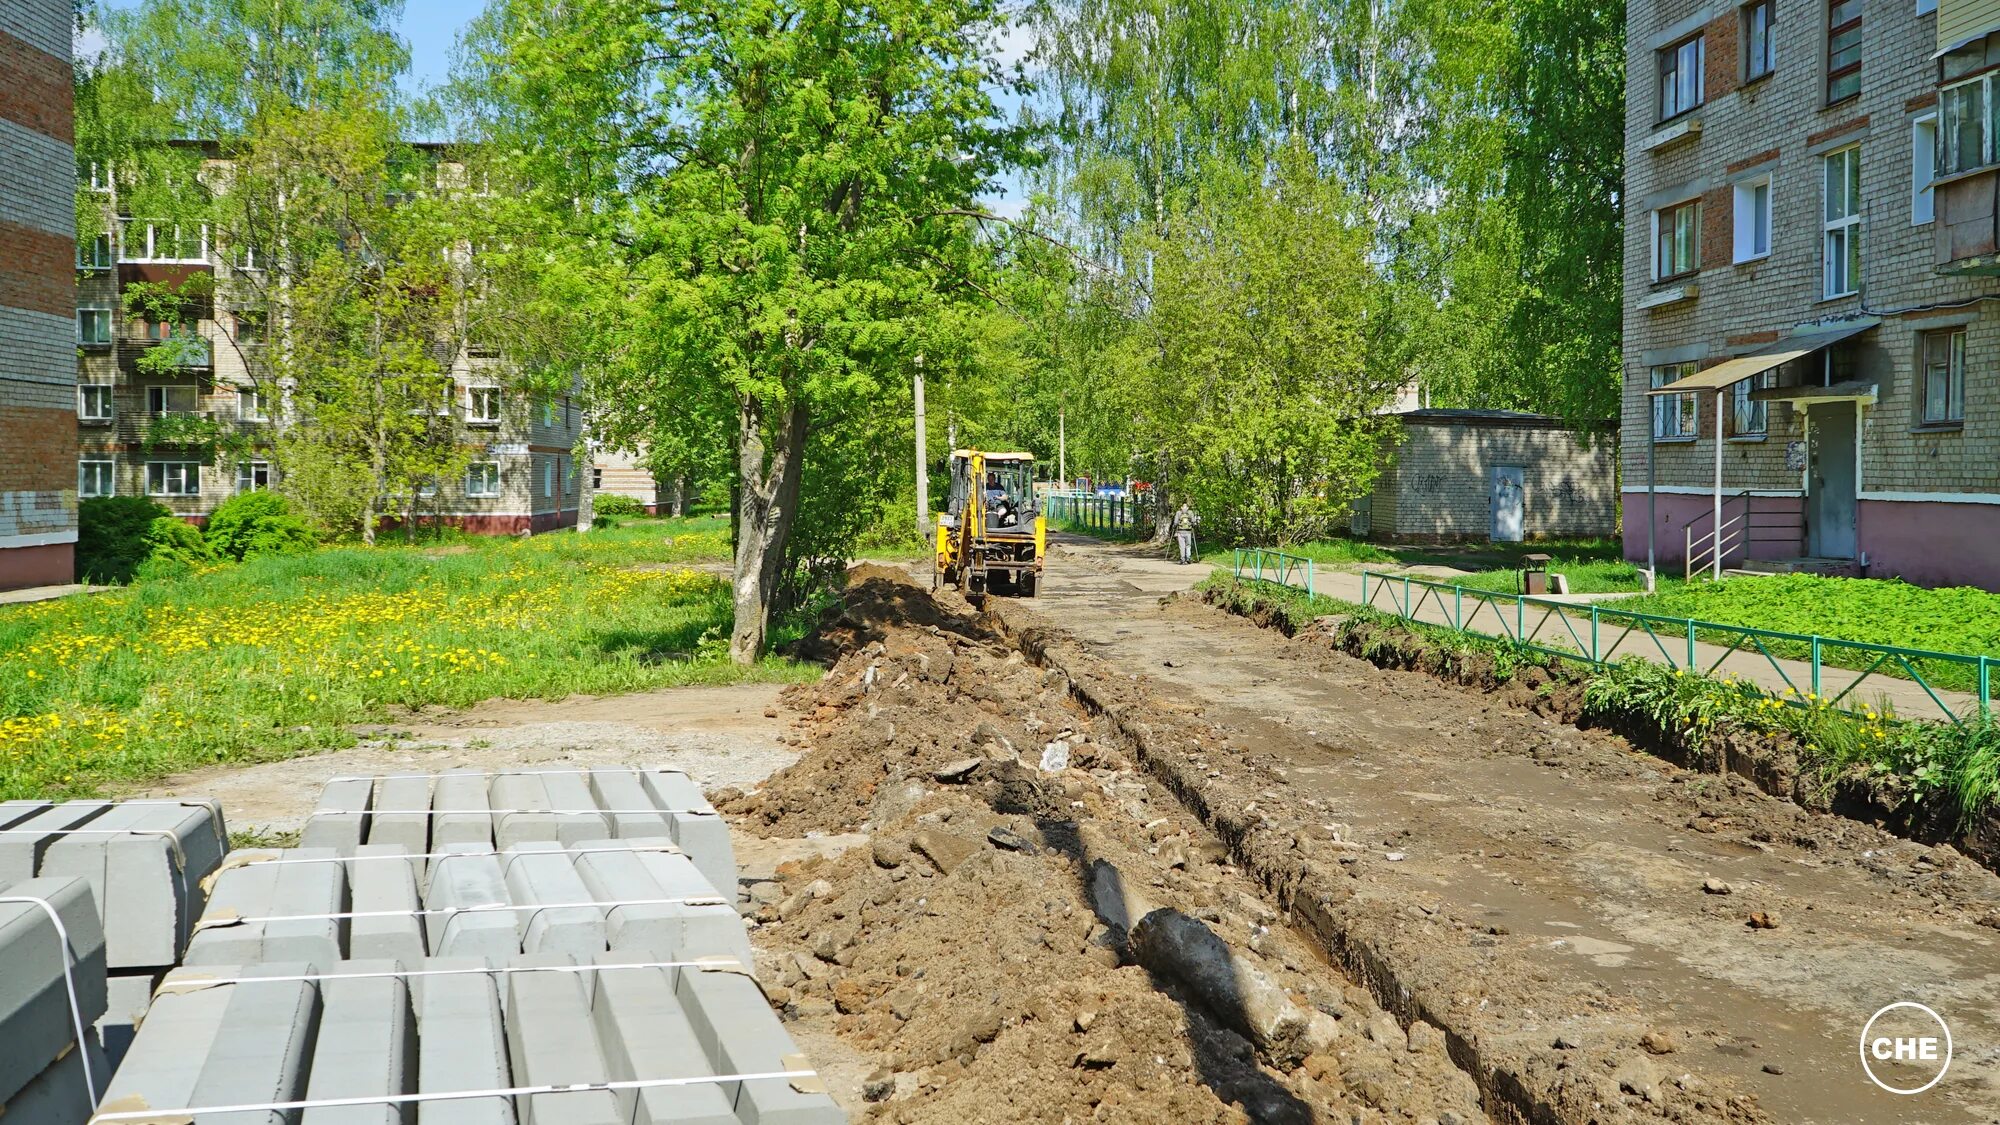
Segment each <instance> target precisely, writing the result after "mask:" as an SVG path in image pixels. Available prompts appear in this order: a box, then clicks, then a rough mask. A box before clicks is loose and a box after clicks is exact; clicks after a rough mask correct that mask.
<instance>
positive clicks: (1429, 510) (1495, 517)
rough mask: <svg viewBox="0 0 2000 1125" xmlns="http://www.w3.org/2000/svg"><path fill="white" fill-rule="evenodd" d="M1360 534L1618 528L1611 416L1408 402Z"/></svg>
mask: <svg viewBox="0 0 2000 1125" xmlns="http://www.w3.org/2000/svg"><path fill="white" fill-rule="evenodd" d="M1395 418H1396V420H1397V421H1398V422H1399V423H1401V433H1399V434H1397V435H1395V436H1394V438H1393V439H1392V440H1391V441H1390V442H1388V443H1387V444H1386V445H1385V447H1384V450H1383V465H1382V472H1381V475H1380V476H1378V477H1376V478H1375V488H1374V491H1372V492H1371V493H1370V494H1369V495H1368V496H1367V497H1365V498H1363V499H1362V501H1361V502H1360V503H1359V504H1357V505H1356V506H1355V511H1354V527H1353V530H1354V532H1355V534H1357V535H1366V536H1367V537H1369V538H1371V539H1381V540H1389V541H1397V542H1410V543H1454V542H1468V541H1491V542H1495V543H1518V542H1521V541H1522V540H1524V539H1549V538H1557V537H1560V538H1582V537H1586V536H1599V535H1602V536H1610V535H1616V534H1617V533H1618V450H1617V440H1618V438H1617V423H1615V422H1613V421H1611V420H1609V419H1607V420H1605V421H1602V422H1591V423H1586V424H1584V425H1582V426H1578V425H1576V424H1573V423H1569V422H1565V421H1564V420H1563V419H1561V418H1556V417H1552V416H1550V415H1546V414H1526V413H1521V412H1518V411H1513V410H1430V409H1421V410H1407V411H1403V412H1401V413H1398V414H1396V415H1395Z"/></svg>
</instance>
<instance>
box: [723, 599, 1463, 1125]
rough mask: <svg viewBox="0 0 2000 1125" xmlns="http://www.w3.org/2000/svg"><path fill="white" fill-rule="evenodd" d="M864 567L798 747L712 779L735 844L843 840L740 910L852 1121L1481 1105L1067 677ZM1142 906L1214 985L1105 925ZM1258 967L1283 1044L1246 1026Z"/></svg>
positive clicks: (1136, 913) (773, 984)
mask: <svg viewBox="0 0 2000 1125" xmlns="http://www.w3.org/2000/svg"><path fill="white" fill-rule="evenodd" d="M857 579H858V581H857V583H856V584H855V585H854V586H853V587H851V590H850V597H849V599H848V604H847V607H846V609H845V611H844V614H843V616H842V617H841V618H840V619H839V620H837V621H835V622H831V623H829V627H828V628H827V629H826V630H824V631H823V632H822V634H821V638H820V639H821V642H822V643H823V644H824V645H825V646H826V647H827V649H828V652H829V654H831V653H833V652H838V653H840V654H841V655H839V656H838V659H837V661H836V663H835V664H834V665H833V667H832V669H831V670H830V671H829V673H828V674H827V676H826V678H825V679H824V680H822V681H821V682H819V683H817V684H813V685H809V686H805V687H801V688H797V689H793V690H792V691H791V692H789V693H788V695H787V698H786V700H785V703H786V705H787V706H788V707H789V708H790V709H792V710H793V711H794V713H795V714H796V715H797V717H798V721H797V726H796V731H795V734H794V736H793V737H794V739H795V740H796V741H798V742H799V743H800V744H801V745H802V746H803V748H804V754H803V755H802V757H801V758H800V759H799V760H798V761H797V762H796V763H795V764H793V765H792V766H790V767H789V768H787V769H785V770H783V771H780V772H779V773H778V774H776V775H774V776H773V777H771V778H770V779H769V780H767V781H766V782H765V783H764V784H763V785H762V786H760V787H759V788H757V789H756V790H754V791H752V792H750V793H747V794H735V793H731V792H727V791H725V792H724V793H721V794H718V798H719V801H718V803H719V804H721V805H722V807H723V809H724V811H725V812H726V813H728V814H730V815H731V816H732V818H733V819H734V820H735V821H736V825H737V828H738V830H739V833H741V832H749V833H753V834H757V835H761V836H765V837H770V838H772V840H773V842H774V843H777V842H780V841H783V840H785V839H803V838H812V839H816V840H820V841H825V840H841V841H847V842H851V843H853V844H854V845H855V846H852V847H850V848H849V849H848V850H846V851H844V852H843V853H841V854H838V855H835V856H831V857H825V856H821V857H814V858H809V859H805V860H802V861H793V862H788V863H785V864H782V865H780V866H779V867H778V869H777V872H776V876H775V877H774V878H773V879H771V880H769V881H767V882H762V883H758V884H756V885H755V886H753V888H752V900H753V903H754V904H755V905H754V907H753V911H754V912H753V915H752V917H753V919H754V920H755V922H756V923H757V925H756V927H755V929H754V931H753V933H754V936H755V940H756V942H757V945H758V949H759V957H760V960H761V962H762V966H761V975H762V976H763V978H764V979H765V980H766V981H767V982H768V984H769V989H770V993H771V998H772V1001H773V1003H774V1004H775V1005H776V1006H778V1008H779V1009H780V1011H781V1012H782V1013H783V1014H784V1015H785V1016H786V1018H787V1019H788V1020H789V1021H790V1022H791V1026H792V1029H793V1032H794V1034H795V1035H796V1036H797V1037H798V1038H799V1040H800V1043H801V1045H802V1046H803V1047H804V1048H805V1049H806V1050H807V1051H808V1052H809V1053H811V1054H812V1056H813V1057H814V1059H815V1062H816V1064H817V1065H818V1066H819V1067H820V1069H821V1071H822V1073H824V1074H827V1075H828V1076H829V1077H830V1078H831V1079H832V1085H833V1088H834V1090H835V1093H836V1096H837V1097H840V1098H841V1099H842V1100H843V1102H844V1104H846V1105H848V1106H849V1108H850V1109H851V1110H852V1111H854V1112H855V1114H856V1115H857V1117H861V1116H869V1117H879V1118H880V1119H882V1120H888V1121H898V1122H951V1123H953V1125H961V1123H964V1122H1021V1121H1036V1122H1040V1121H1048V1122H1061V1121H1077V1122H1081V1121H1133V1122H1137V1121H1146V1122H1154V1121H1159V1122H1166V1121H1172V1122H1238V1121H1268V1122H1316V1121H1324V1122H1336V1121H1337V1122H1343V1123H1346V1122H1432V1123H1454V1122H1455V1123H1461V1125H1465V1123H1470V1122H1474V1121H1483V1120H1486V1119H1487V1118H1486V1115H1485V1113H1484V1112H1483V1111H1482V1109H1481V1107H1480V1098H1479V1092H1478V1089H1477V1086H1476V1084H1475V1083H1474V1082H1473V1081H1472V1079H1471V1078H1470V1077H1469V1076H1467V1075H1466V1074H1465V1073H1463V1072H1461V1071H1460V1070H1459V1069H1458V1068H1457V1067H1456V1066H1455V1064H1454V1063H1453V1061H1452V1060H1451V1058H1450V1056H1449V1054H1448V1052H1447V1050H1446V1048H1445V1042H1444V1036H1443V1035H1442V1034H1441V1033H1440V1032H1439V1031H1438V1030H1437V1029H1436V1028H1433V1027H1430V1026H1428V1025H1425V1024H1421V1023H1419V1024H1415V1025H1411V1026H1409V1027H1408V1028H1407V1029H1406V1028H1405V1026H1404V1025H1403V1024H1401V1023H1399V1022H1398V1021H1397V1020H1395V1019H1394V1018H1392V1017H1391V1016H1389V1015H1388V1014H1386V1013H1385V1012H1384V1011H1383V1010H1382V1009H1381V1008H1380V1007H1379V1006H1378V1005H1377V1003H1376V1002H1375V1000H1374V999H1373V997H1372V996H1371V994H1370V992H1369V990H1368V989H1367V988H1365V987H1362V986H1360V985H1358V984H1356V983H1355V982H1354V981H1353V980H1351V979H1349V978H1347V977H1346V976H1345V975H1343V973H1342V972H1341V971H1340V970H1338V969H1336V968H1335V967H1333V966H1332V965H1330V964H1329V963H1328V962H1327V961H1326V960H1325V959H1324V957H1323V955H1322V954H1321V953H1320V952H1319V951H1317V950H1316V949H1315V947H1314V945H1313V943H1311V942H1309V941H1306V940H1302V939H1301V938H1300V937H1299V936H1298V935H1297V934H1296V933H1295V932H1294V931H1292V930H1291V929H1290V928H1289V927H1287V926H1286V925H1284V924H1283V922H1282V920H1281V918H1280V916H1279V913H1278V911H1276V910H1275V909H1273V907H1272V906H1271V905H1270V904H1269V902H1268V899H1267V896H1266V894H1265V893H1264V892H1263V890H1262V888H1260V887H1259V886H1258V885H1257V884H1256V883H1255V882H1254V881H1253V880H1251V879H1250V878H1249V877H1247V876H1246V875H1245V874H1244V873H1243V872H1242V871H1241V870H1240V869H1239V868H1238V867H1237V866H1236V865H1235V864H1234V863H1232V862H1231V860H1230V856H1229V853H1228V850H1227V849H1226V848H1225V847H1224V846H1223V845H1222V844H1221V843H1220V842H1219V841H1218V840H1217V839H1216V838H1215V837H1214V836H1213V835H1212V834H1211V833H1209V832H1208V831H1207V830H1206V829H1204V828H1203V827H1202V825H1201V824H1200V823H1199V822H1198V821H1197V820H1196V818H1195V817H1193V816H1192V815H1190V814H1189V813H1188V812H1187V811H1186V810H1185V809H1184V808H1183V807H1182V806H1181V805H1180V803H1179V802H1178V801H1177V800H1176V799H1175V798H1174V797H1173V796H1172V795H1171V794H1169V793H1168V792H1167V791H1166V790H1165V789H1164V788H1163V787H1162V786H1161V785H1160V784H1159V783H1158V782H1157V781H1155V780H1153V779H1152V778H1150V777H1148V776H1147V775H1145V774H1144V773H1142V772H1141V771H1139V770H1138V769H1137V768H1136V766H1135V763H1134V761H1133V760H1132V758H1131V757H1129V756H1128V754H1127V753H1126V752H1125V751H1123V750H1121V749H1119V748H1118V747H1117V746H1115V745H1114V744H1113V741H1112V738H1111V736H1110V734H1109V733H1108V732H1107V731H1106V730H1105V728H1104V727H1103V725H1102V724H1101V722H1100V721H1099V720H1098V719H1096V718H1094V717H1093V716H1092V715H1091V714H1090V713H1089V711H1088V710H1087V709H1086V707H1085V706H1083V705H1082V704H1081V703H1080V702H1079V701H1078V700H1077V699H1076V698H1075V697H1074V696H1073V694H1072V691H1071V685H1070V684H1069V682H1068V681H1067V679H1066V678H1065V677H1064V676H1063V675H1061V674H1060V673H1056V672H1052V671H1049V670H1047V669H1044V668H1040V667H1037V666H1035V665H1034V664H1033V663H1032V662H1030V661H1029V660H1028V659H1026V658H1025V657H1024V656H1023V654H1022V653H1021V652H1020V651H1018V650H1017V649H1016V648H1014V647H1013V646H1011V645H1010V644H1008V643H1007V641H1006V640H1005V638H1004V637H1003V636H1002V635H1001V634H1000V633H999V632H998V631H996V630H995V628H994V627H993V625H994V623H993V622H992V621H991V620H990V619H984V620H983V619H981V618H979V617H978V616H976V615H975V614H973V613H972V612H971V611H970V610H969V608H967V607H965V606H963V605H962V604H960V605H958V606H956V607H949V606H944V605H941V604H939V603H938V602H936V601H934V600H933V599H932V598H931V597H930V595H929V594H928V592H927V591H925V590H922V589H920V588H918V587H916V586H914V585H911V584H910V583H909V580H908V578H907V577H906V576H902V575H900V574H897V573H895V572H889V571H882V570H864V571H863V572H861V573H860V574H858V575H857ZM1064 755H1066V756H1067V766H1066V767H1062V766H1061V764H1060V763H1059V762H1058V761H1057V760H1056V759H1057V758H1060V757H1062V756H1064ZM1044 767H1047V768H1044ZM863 840H865V843H864V842H862V841H863ZM1149 906H1158V907H1170V908H1174V909H1177V910H1179V911H1183V912H1185V915H1186V916H1188V917H1191V918H1194V919H1198V920H1200V922H1201V923H1202V924H1203V925H1205V926H1206V927H1207V930H1208V931H1210V932H1212V933H1213V934H1214V935H1216V936H1217V937H1219V938H1220V939H1221V942H1225V943H1227V946H1228V947H1229V949H1230V950H1231V951H1232V953H1233V956H1235V957H1236V958H1238V959H1239V960H1238V962H1237V964H1238V966H1239V969H1240V972H1241V973H1242V974H1244V975H1243V976H1242V977H1241V978H1239V977H1238V976H1237V975H1235V974H1225V975H1224V976H1223V977H1222V978H1220V983H1221V985H1222V987H1221V988H1220V989H1219V991H1220V993H1221V994H1222V998H1221V1000H1220V1001H1218V999H1217V993H1218V989H1217V988H1216V987H1213V986H1214V985H1216V984H1217V983H1218V982H1217V980H1216V979H1200V978H1185V979H1184V978H1181V977H1177V976H1175V975H1173V974H1172V973H1168V972H1160V973H1155V972H1153V971H1151V970H1149V969H1147V968H1142V967H1141V966H1140V965H1138V964H1135V963H1133V960H1132V958H1131V956H1130V955H1129V950H1128V947H1127V945H1126V944H1125V943H1124V942H1123V940H1122V939H1123V937H1124V927H1123V926H1122V925H1120V924H1119V923H1121V922H1124V923H1137V922H1138V920H1139V917H1140V916H1142V915H1144V914H1145V913H1146V911H1147V908H1148V907H1149ZM1164 916H1166V915H1165V913H1164V912H1163V913H1162V914H1161V915H1156V918H1157V917H1164ZM1107 918H1108V919H1109V924H1107ZM1149 963H1151V962H1150V961H1149ZM1252 976H1260V977H1262V978H1263V979H1264V980H1265V981H1266V982H1267V983H1269V984H1271V985H1275V986H1276V988H1277V989H1279V990H1281V991H1276V992H1274V993H1273V995H1275V996H1277V997H1278V1000H1279V1004H1280V1006H1281V1007H1282V1008H1283V1009H1285V1010H1284V1011H1283V1012H1281V1013H1279V1014H1280V1016H1281V1017H1282V1021H1283V1022H1285V1023H1286V1025H1287V1026H1289V1027H1291V1028H1292V1029H1293V1032H1294V1034H1290V1035H1288V1036H1286V1037H1283V1038H1282V1041H1278V1040H1277V1039H1270V1040H1268V1041H1267V1040H1266V1037H1264V1036H1262V1035H1260V1031H1261V1030H1263V1029H1265V1028H1266V1026H1267V1023H1268V1021H1267V1023H1260V1022H1259V1021H1260V1019H1263V1018H1264V1017H1268V1016H1269V1014H1270V1013H1269V1012H1268V1011H1265V1012H1263V1013H1261V1015H1260V1013H1258V1012H1256V1011H1252V1010H1251V1002H1250V1000H1249V999H1248V987H1249V986H1248V985H1247V984H1244V983H1243V982H1244V981H1245V980H1247V979H1249V977H1252ZM1197 983H1199V984H1206V985H1209V986H1210V987H1208V988H1206V989H1205V990H1203V989H1200V988H1193V987H1190V985H1191V984H1197ZM1238 986H1241V987H1242V989H1243V990H1244V991H1243V994H1242V996H1241V997H1238V996H1237V994H1236V992H1235V990H1236V989H1237V988H1238ZM1204 991H1205V992H1206V998H1205V999H1204V998H1200V996H1201V994H1202V993H1203V992H1204ZM1260 1042H1262V1043H1263V1045H1262V1046H1260V1045H1259V1043H1260Z"/></svg>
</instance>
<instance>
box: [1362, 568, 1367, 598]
mask: <svg viewBox="0 0 2000 1125" xmlns="http://www.w3.org/2000/svg"><path fill="white" fill-rule="evenodd" d="M1361 604H1362V605H1367V604H1368V572H1367V571H1366V570H1363V571H1362V572H1361Z"/></svg>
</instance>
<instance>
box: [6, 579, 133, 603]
mask: <svg viewBox="0 0 2000 1125" xmlns="http://www.w3.org/2000/svg"><path fill="white" fill-rule="evenodd" d="M104 589H108V587H105V586H85V585H77V584H71V585H68V586H29V587H27V588H25V589H21V590H0V605H26V604H27V603H29V602H47V601H54V600H55V599H57V598H66V597H68V596H70V595H71V594H88V593H91V592H92V591H94V590H104Z"/></svg>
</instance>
